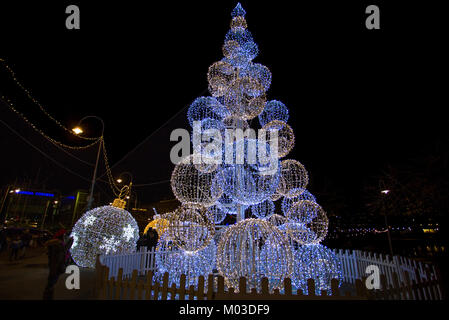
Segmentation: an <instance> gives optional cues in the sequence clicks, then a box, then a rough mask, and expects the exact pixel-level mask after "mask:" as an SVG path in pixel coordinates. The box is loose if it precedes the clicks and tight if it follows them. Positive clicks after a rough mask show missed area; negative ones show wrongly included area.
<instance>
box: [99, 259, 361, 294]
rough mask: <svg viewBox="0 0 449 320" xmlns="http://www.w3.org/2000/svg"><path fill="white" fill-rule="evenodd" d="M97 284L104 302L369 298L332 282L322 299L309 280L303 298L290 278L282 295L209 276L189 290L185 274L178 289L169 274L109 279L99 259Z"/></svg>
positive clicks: (264, 284) (263, 285)
mask: <svg viewBox="0 0 449 320" xmlns="http://www.w3.org/2000/svg"><path fill="white" fill-rule="evenodd" d="M96 271H97V281H96V296H97V298H98V299H102V300H242V299H245V300H251V299H256V300H274V299H282V300H311V299H313V300H316V299H320V300H326V299H332V300H342V299H344V300H348V299H351V300H366V299H367V294H366V290H365V289H364V286H363V285H362V282H361V281H360V280H357V282H356V288H357V291H356V293H355V295H351V293H349V292H345V293H344V294H341V292H340V289H339V287H338V280H336V279H332V282H331V292H332V295H331V296H329V295H327V292H326V291H325V290H322V291H321V292H320V293H321V295H318V296H317V295H315V282H314V280H313V279H309V280H308V282H307V286H308V294H306V295H305V294H303V292H302V290H301V289H299V290H296V292H294V291H293V290H292V284H291V280H290V279H289V278H286V279H284V281H283V290H282V292H281V291H280V290H279V289H275V290H273V292H270V291H269V286H268V285H269V283H268V279H267V278H262V281H261V288H260V290H259V291H257V290H256V289H255V288H252V289H251V290H249V291H248V290H247V286H246V284H247V283H246V279H245V278H244V277H241V278H240V279H239V287H238V289H235V288H226V287H225V285H224V278H223V277H222V276H215V275H212V274H210V275H208V277H207V282H205V278H204V277H203V276H199V278H198V283H197V285H196V286H193V285H191V286H188V287H186V276H185V275H184V274H183V275H181V278H180V283H179V286H177V285H176V284H174V283H173V284H171V286H170V284H169V283H168V279H169V274H168V273H165V274H164V276H163V279H162V283H159V282H157V281H156V282H155V281H154V278H153V271H149V272H148V273H147V274H146V276H145V278H144V279H142V278H139V277H138V271H137V270H134V271H133V272H132V274H131V277H128V278H125V277H124V276H123V274H124V273H123V272H124V271H123V269H122V268H119V270H118V273H117V276H116V277H114V276H113V277H110V276H109V268H108V267H107V266H104V265H102V264H101V262H100V259H97V265H96Z"/></svg>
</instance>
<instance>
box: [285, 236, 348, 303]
mask: <svg viewBox="0 0 449 320" xmlns="http://www.w3.org/2000/svg"><path fill="white" fill-rule="evenodd" d="M293 255H294V268H293V270H294V272H293V277H292V282H293V284H294V285H295V286H296V287H297V288H300V289H302V290H303V292H304V293H305V294H308V287H307V279H313V280H314V281H315V294H316V295H320V294H321V291H322V290H326V291H327V294H328V295H331V294H332V290H331V280H332V279H337V280H338V283H339V287H340V286H341V284H342V282H343V276H342V268H341V264H340V261H339V259H338V258H337V257H336V256H335V254H334V253H333V252H332V250H330V249H328V248H327V247H325V246H323V245H321V244H311V245H304V246H301V247H299V248H298V249H297V250H293Z"/></svg>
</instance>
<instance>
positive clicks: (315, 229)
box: [286, 200, 329, 244]
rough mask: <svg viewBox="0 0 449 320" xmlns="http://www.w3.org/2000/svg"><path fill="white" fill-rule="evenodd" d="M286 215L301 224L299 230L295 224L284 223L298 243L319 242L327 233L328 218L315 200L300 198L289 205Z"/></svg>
mask: <svg viewBox="0 0 449 320" xmlns="http://www.w3.org/2000/svg"><path fill="white" fill-rule="evenodd" d="M286 216H287V218H288V219H289V220H291V221H292V222H296V223H297V224H299V225H300V226H301V231H300V232H299V231H298V228H297V225H296V224H291V225H289V224H287V225H286V231H287V232H289V233H290V234H291V235H292V236H293V237H294V238H295V240H296V241H298V242H299V243H300V244H316V243H320V242H321V241H323V240H324V238H325V237H326V235H327V229H328V226H329V219H328V218H327V215H326V212H324V210H323V208H321V206H320V205H319V204H317V203H315V202H312V201H309V200H301V201H299V202H297V203H295V204H294V205H293V206H292V207H291V209H290V210H289V211H288V214H287V215H286ZM290 227H292V228H290Z"/></svg>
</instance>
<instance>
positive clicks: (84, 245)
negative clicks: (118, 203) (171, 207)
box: [70, 206, 139, 268]
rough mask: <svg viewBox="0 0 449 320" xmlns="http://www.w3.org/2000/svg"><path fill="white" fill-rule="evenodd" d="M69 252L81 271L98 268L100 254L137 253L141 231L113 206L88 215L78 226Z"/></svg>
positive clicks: (72, 234)
mask: <svg viewBox="0 0 449 320" xmlns="http://www.w3.org/2000/svg"><path fill="white" fill-rule="evenodd" d="M70 236H71V237H73V244H72V247H71V248H70V253H71V255H72V258H73V260H74V261H75V263H76V264H77V265H78V266H80V267H87V268H95V262H96V258H97V255H98V254H100V255H101V254H125V253H132V252H135V251H136V242H137V240H138V239H139V227H138V225H137V222H136V220H134V218H133V217H132V215H131V214H130V213H129V212H128V211H126V210H124V209H120V208H117V207H114V206H103V207H98V208H95V209H92V210H89V211H87V212H86V213H85V214H84V215H83V216H81V218H80V219H79V220H78V221H77V222H76V223H75V226H74V227H73V229H72V233H71V235H70Z"/></svg>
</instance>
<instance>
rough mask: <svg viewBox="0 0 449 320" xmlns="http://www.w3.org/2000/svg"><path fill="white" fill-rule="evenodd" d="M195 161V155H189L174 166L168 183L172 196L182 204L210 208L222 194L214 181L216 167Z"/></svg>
mask: <svg viewBox="0 0 449 320" xmlns="http://www.w3.org/2000/svg"><path fill="white" fill-rule="evenodd" d="M195 161H196V160H195V155H190V156H187V157H185V158H184V159H183V160H182V161H181V162H180V163H178V164H177V165H176V166H175V169H174V170H173V173H172V176H171V181H170V182H171V187H172V190H173V194H174V195H175V197H176V198H177V199H178V200H179V201H180V202H181V203H183V204H192V205H201V206H204V207H209V206H212V205H214V204H215V202H216V201H217V200H218V199H219V198H220V196H221V195H222V193H223V190H222V188H221V187H220V185H219V184H218V183H217V179H216V174H217V172H218V171H219V170H218V169H217V168H218V166H217V165H212V166H209V165H206V166H204V163H203V162H202V160H201V159H199V161H198V164H195ZM206 168H207V170H206Z"/></svg>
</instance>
